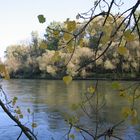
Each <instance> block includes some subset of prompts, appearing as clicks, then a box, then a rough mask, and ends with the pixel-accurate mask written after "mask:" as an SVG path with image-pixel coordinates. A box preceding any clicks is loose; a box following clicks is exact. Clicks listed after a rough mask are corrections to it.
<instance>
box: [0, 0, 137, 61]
mask: <svg viewBox="0 0 140 140" xmlns="http://www.w3.org/2000/svg"><path fill="white" fill-rule="evenodd" d="M124 1H126V0H124ZM136 1H137V0H127V5H126V7H130V6H132V5H133V3H134V2H136ZM93 2H94V0H69V1H68V0H0V58H2V59H3V57H4V51H5V50H6V47H7V46H9V45H13V44H17V43H28V41H29V40H30V38H31V32H32V31H38V33H39V34H40V35H41V36H43V33H44V32H45V28H46V27H47V25H48V24H49V23H50V22H52V21H64V20H66V19H67V18H70V19H75V17H76V15H77V14H78V13H82V12H86V11H88V10H89V9H90V8H91V7H92V6H93ZM126 7H124V8H126ZM115 10H116V9H114V11H115ZM39 14H43V15H44V16H45V17H46V23H45V24H40V23H39V22H38V19H37V16H38V15H39Z"/></svg>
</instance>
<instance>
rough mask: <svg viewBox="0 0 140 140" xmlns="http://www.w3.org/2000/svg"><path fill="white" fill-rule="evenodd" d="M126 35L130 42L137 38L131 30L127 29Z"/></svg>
mask: <svg viewBox="0 0 140 140" xmlns="http://www.w3.org/2000/svg"><path fill="white" fill-rule="evenodd" d="M124 37H125V40H126V41H128V42H131V41H134V40H135V36H134V34H132V33H131V30H127V31H125V32H124Z"/></svg>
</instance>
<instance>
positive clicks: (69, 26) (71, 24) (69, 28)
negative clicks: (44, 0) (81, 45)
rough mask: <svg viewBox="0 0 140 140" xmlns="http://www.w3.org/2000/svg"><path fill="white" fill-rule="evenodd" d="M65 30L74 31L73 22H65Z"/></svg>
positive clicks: (74, 23) (74, 24) (74, 25)
mask: <svg viewBox="0 0 140 140" xmlns="http://www.w3.org/2000/svg"><path fill="white" fill-rule="evenodd" d="M67 29H68V31H69V32H71V31H74V30H75V29H76V22H75V21H74V20H73V21H67Z"/></svg>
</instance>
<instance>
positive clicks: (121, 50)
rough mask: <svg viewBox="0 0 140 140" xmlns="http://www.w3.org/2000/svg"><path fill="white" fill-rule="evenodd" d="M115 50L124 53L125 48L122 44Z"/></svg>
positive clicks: (125, 51)
mask: <svg viewBox="0 0 140 140" xmlns="http://www.w3.org/2000/svg"><path fill="white" fill-rule="evenodd" d="M117 51H118V53H119V54H120V55H124V54H126V53H127V49H126V48H125V47H123V46H120V47H118V50H117Z"/></svg>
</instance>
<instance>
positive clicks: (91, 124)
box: [0, 80, 140, 140]
mask: <svg viewBox="0 0 140 140" xmlns="http://www.w3.org/2000/svg"><path fill="white" fill-rule="evenodd" d="M121 83H122V84H123V85H124V86H127V87H129V85H131V84H132V82H121ZM1 84H2V87H3V89H4V91H5V92H6V94H7V96H8V98H9V100H10V99H11V98H13V97H14V96H16V97H18V101H17V105H19V106H20V108H21V110H22V112H23V114H24V118H23V119H22V120H21V121H22V122H23V123H24V124H26V125H27V126H28V127H30V124H31V121H33V120H34V122H36V123H37V127H36V128H35V129H34V130H33V131H34V133H35V134H36V135H37V138H38V139H39V140H53V139H54V140H64V139H65V138H66V134H67V133H68V131H69V125H68V124H67V123H66V122H65V121H64V116H65V115H64V114H69V115H77V116H78V119H80V122H79V123H80V125H82V127H83V128H87V127H88V128H91V129H93V130H94V129H95V121H94V119H93V120H91V119H88V117H87V116H86V114H85V113H84V111H83V110H82V109H79V110H78V111H77V112H76V113H75V112H74V110H72V109H71V106H72V105H73V104H77V103H79V102H80V101H81V96H82V93H84V92H85V91H86V90H87V88H88V87H89V86H90V85H95V81H88V80H85V81H84V80H83V81H82V80H80V81H72V83H71V84H70V85H65V84H64V82H63V81H61V80H8V81H2V83H1ZM111 84H112V82H111V81H99V84H98V90H99V92H100V96H101V98H102V99H103V100H104V103H105V104H104V105H103V108H102V109H101V111H100V113H99V116H98V117H99V118H100V120H101V124H99V125H100V128H99V130H98V132H99V133H100V131H104V130H105V128H106V130H107V128H109V127H111V126H113V125H114V124H116V123H117V122H119V121H120V120H121V119H122V115H121V109H122V107H123V106H129V105H130V103H129V101H127V100H126V99H125V98H123V97H120V96H119V95H118V92H116V91H115V90H113V89H112V88H111ZM138 92H140V91H138ZM83 98H85V97H83ZM83 98H82V99H83ZM93 102H94V100H93ZM135 106H136V107H137V108H138V110H137V111H138V114H140V108H139V107H138V106H140V102H139V101H137V103H136V104H135ZM27 108H30V110H31V111H32V112H33V115H30V114H29V113H28V112H27ZM88 111H89V112H90V114H92V113H93V112H92V110H91V111H90V109H89V110H88ZM138 116H139V115H138ZM139 122H140V119H139V118H138V123H137V124H136V125H132V124H131V123H130V122H129V121H126V122H124V123H123V124H121V125H120V126H118V127H117V128H116V130H115V132H114V134H115V135H117V136H119V137H121V138H122V139H124V140H129V139H132V140H139V139H140V125H139ZM19 134H20V129H19V128H18V127H17V126H15V124H14V123H13V121H11V120H10V119H9V118H8V116H7V115H6V114H5V113H4V112H3V110H2V109H0V140H16V139H17V137H18V135H19ZM71 134H74V135H75V140H84V138H83V137H82V136H81V134H80V132H79V131H77V130H75V129H72V130H71ZM85 136H86V135H85ZM20 139H21V140H26V137H25V136H24V135H22V137H21V138H20ZM87 140H91V137H90V136H87ZM101 140H103V139H101ZM111 140H115V138H114V139H113V138H112V139H111Z"/></svg>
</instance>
